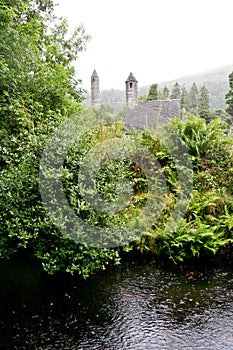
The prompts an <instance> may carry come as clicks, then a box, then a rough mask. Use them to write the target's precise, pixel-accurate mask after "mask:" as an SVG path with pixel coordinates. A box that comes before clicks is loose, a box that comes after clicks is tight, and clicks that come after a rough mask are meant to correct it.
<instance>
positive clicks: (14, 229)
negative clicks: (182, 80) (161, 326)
mask: <svg viewBox="0 0 233 350" xmlns="http://www.w3.org/2000/svg"><path fill="white" fill-rule="evenodd" d="M0 15H1V21H0V27H1V31H0V76H1V79H0V125H1V129H0V137H1V147H0V169H1V173H0V187H1V193H0V257H1V258H2V259H11V258H13V257H14V256H20V255H21V254H22V253H23V254H24V252H26V253H27V255H29V256H31V257H32V258H34V259H37V260H38V261H39V262H41V264H42V266H43V268H44V270H46V271H47V272H48V273H50V274H54V273H56V272H59V271H62V272H66V273H71V274H74V273H77V274H79V275H80V276H82V277H84V278H86V277H88V276H89V275H90V274H92V273H94V272H95V271H98V270H99V269H105V268H106V267H107V266H108V265H110V264H119V263H120V259H121V256H122V253H123V255H124V256H125V254H126V255H127V253H128V252H131V254H134V253H135V254H136V253H137V254H138V253H139V252H141V253H143V252H151V253H152V254H153V256H157V257H167V258H169V259H170V260H171V261H173V262H175V263H177V262H181V261H186V260H188V259H190V258H191V257H193V256H205V255H206V254H207V255H209V254H212V255H213V256H214V254H216V253H217V252H219V251H224V250H228V249H229V248H230V247H231V246H232V240H233V234H232V228H233V215H232V213H233V193H232V178H233V177H232V175H233V174H232V171H233V165H232V136H231V135H226V133H225V130H226V127H227V126H226V125H225V124H224V123H222V122H221V121H220V120H219V119H214V120H212V121H211V122H210V123H209V124H207V123H206V121H205V120H204V119H202V118H200V117H199V116H194V115H190V116H189V117H188V119H187V121H186V122H181V121H180V120H179V119H176V120H175V119H174V120H173V121H172V123H170V124H168V125H167V126H166V128H165V129H164V130H163V132H164V133H165V134H164V135H167V136H168V138H170V140H180V141H179V142H178V144H176V142H173V143H171V144H169V145H168V144H167V143H166V142H165V143H163V141H162V140H163V139H161V136H160V135H159V137H158V135H156V134H153V133H152V132H150V131H144V132H143V133H131V134H130V135H127V134H126V133H125V130H124V124H123V122H122V121H123V117H124V111H122V112H121V113H119V115H117V116H114V115H113V113H112V111H111V109H110V108H109V107H107V106H101V108H100V109H99V110H98V111H95V110H93V109H92V108H90V107H87V106H85V105H83V104H82V100H83V97H82V94H83V91H82V89H81V87H80V81H79V80H78V79H77V78H76V74H75V69H74V66H73V63H74V60H75V59H76V58H77V56H78V53H79V52H81V51H82V50H83V49H85V45H86V43H87V41H88V39H89V37H88V35H86V34H85V31H84V29H83V28H82V27H78V28H77V29H76V30H75V31H74V33H73V34H72V35H70V36H69V34H68V33H69V31H68V24H67V22H66V21H65V20H62V21H58V20H57V19H55V18H54V16H53V2H52V1H48V0H38V1H31V0H14V1H8V0H3V1H1V4H0ZM230 87H231V91H230V92H229V94H228V96H227V98H228V100H227V103H228V104H229V108H230V109H229V112H230V111H231V105H232V89H233V85H232V76H231V80H230ZM73 115H76V116H77V118H78V121H77V122H78V126H79V130H82V135H81V137H80V139H79V140H77V142H76V143H74V144H73V145H72V147H70V149H69V152H68V153H67V154H66V156H65V158H64V162H63V164H62V165H63V167H62V172H61V183H62V190H63V193H64V195H65V198H66V203H67V204H68V207H69V208H71V209H72V212H73V213H75V216H76V217H77V218H79V219H80V220H79V223H80V222H81V223H84V224H85V227H86V228H89V227H91V230H90V232H89V231H88V232H87V231H85V230H84V226H83V225H82V224H77V223H72V222H70V218H69V215H67V216H66V215H64V212H63V213H62V212H61V215H60V216H59V215H58V216H56V220H57V221H56V220H54V219H53V220H51V218H50V217H49V216H48V213H47V212H46V209H45V205H44V204H45V203H44V202H43V201H42V197H41V188H40V187H39V184H40V182H39V170H40V171H41V174H42V175H41V176H42V178H43V176H44V178H45V182H44V184H45V185H46V181H51V180H53V173H48V172H47V177H46V176H45V175H46V173H44V172H43V171H44V169H43V167H42V169H41V157H42V154H43V151H44V149H45V147H46V144H47V141H48V140H49V139H50V137H51V136H52V135H53V132H54V131H55V130H56V129H57V127H59V126H60V125H62V123H63V122H64V121H69V120H70V121H72V116H73ZM116 121H117V122H116ZM87 125H88V128H86V126H87ZM85 128H86V129H85ZM109 140H111V142H109ZM120 140H121V142H122V140H123V141H124V142H125V145H126V149H125V152H124V148H123V150H122V151H121V153H119V152H120V148H119V147H118V142H120ZM114 142H115V143H114ZM124 142H123V145H124ZM182 144H183V148H182ZM111 145H112V146H111ZM129 145H131V146H132V145H133V148H132V149H131V153H130V151H128V149H130V147H128V146H129ZM57 146H59V142H58V143H57V145H56V144H54V147H53V150H54V152H55V153H56V147H57ZM109 147H110V148H109ZM111 147H112V148H111ZM121 147H122V143H121ZM177 147H178V148H177ZM179 147H181V148H179ZM106 149H107V150H109V151H111V152H105V151H106ZM180 149H182V152H181V153H183V160H186V162H184V161H181V159H179V152H178V153H177V150H178V151H179V150H180ZM94 150H98V152H99V154H102V153H103V154H106V157H107V155H108V154H109V158H106V157H105V161H104V162H102V163H101V162H100V163H98V154H97V153H95V152H94ZM101 152H102V153H101ZM114 154H115V155H114ZM174 154H175V155H177V156H178V160H179V161H178V162H177V161H175V159H174ZM87 159H88V162H87ZM187 162H190V163H189V164H191V169H190V166H189V167H188V169H186V165H187V164H188V163H187ZM45 163H46V162H45ZM85 169H86V170H85ZM151 169H152V170H153V171H151ZM186 170H187V173H186V180H185V182H186V184H187V185H188V187H186V189H187V188H188V189H189V191H186V193H185V190H184V189H182V188H181V187H182V186H181V181H180V174H182V173H184V172H185V171H186ZM190 170H192V171H190ZM86 171H87V172H86ZM88 171H92V175H94V177H93V178H94V179H95V183H94V184H93V183H92V180H93V179H92V178H91V176H90V178H88V177H85V174H89V173H88ZM46 179H47V180H46ZM85 179H88V182H87V181H86V180H85ZM81 180H82V181H81ZM56 181H57V179H56ZM50 183H51V182H50ZM96 194H97V196H95V195H96ZM46 196H47V199H48V202H49V203H50V205H52V206H54V208H55V211H56V208H59V204H60V203H59V199H57V198H55V199H54V196H53V191H52V189H51V187H49V186H48V187H47V191H46ZM96 198H97V202H95V201H96ZM178 202H179V205H180V207H178V208H180V210H181V214H182V215H180V217H179V215H178V217H179V218H180V220H178V221H177V223H178V225H177V226H174V228H173V230H171V229H168V227H169V226H168V222H169V218H171V217H172V215H173V213H174V211H175V208H177V203H178ZM66 209H67V208H66V207H65V210H66ZM157 211H158V213H159V214H158V215H157V217H156V216H155V217H154V213H156V212H157ZM58 214H59V212H58ZM68 226H69V227H70V226H72V237H71V235H67V234H65V233H64V232H66V228H67V227H68ZM61 227H62V228H63V230H61V229H60V228H61ZM99 230H100V231H101V232H105V233H104V234H102V236H99V238H98V239H97V234H98V232H99ZM92 237H93V239H94V240H93V241H91V238H92ZM93 242H94V243H93Z"/></svg>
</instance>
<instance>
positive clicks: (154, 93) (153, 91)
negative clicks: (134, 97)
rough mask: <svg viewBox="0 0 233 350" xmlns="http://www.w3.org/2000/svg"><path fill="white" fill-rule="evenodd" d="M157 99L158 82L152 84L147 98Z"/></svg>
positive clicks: (149, 99)
mask: <svg viewBox="0 0 233 350" xmlns="http://www.w3.org/2000/svg"><path fill="white" fill-rule="evenodd" d="M157 99H158V84H152V85H151V86H150V89H149V92H148V97H147V100H148V101H151V100H157Z"/></svg>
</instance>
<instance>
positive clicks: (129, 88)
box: [125, 73, 138, 108]
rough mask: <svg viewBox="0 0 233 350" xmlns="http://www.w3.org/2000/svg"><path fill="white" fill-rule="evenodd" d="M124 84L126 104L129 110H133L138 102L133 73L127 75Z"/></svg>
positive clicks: (136, 84) (136, 83)
mask: <svg viewBox="0 0 233 350" xmlns="http://www.w3.org/2000/svg"><path fill="white" fill-rule="evenodd" d="M125 84H126V103H127V105H128V107H129V108H134V107H135V106H136V104H137V102H138V82H137V80H136V79H135V77H134V76H133V73H130V74H129V77H128V79H127V80H126V82H125Z"/></svg>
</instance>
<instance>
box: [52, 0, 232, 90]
mask: <svg viewBox="0 0 233 350" xmlns="http://www.w3.org/2000/svg"><path fill="white" fill-rule="evenodd" d="M55 3H58V6H57V7H56V13H57V14H58V15H59V16H61V15H62V16H63V17H67V18H68V20H69V23H70V26H71V28H72V27H75V26H78V25H79V24H80V23H83V25H84V28H85V29H86V32H87V33H88V34H90V35H91V37H92V39H91V41H90V42H89V43H88V46H87V50H86V51H85V52H83V53H81V54H80V58H79V60H78V61H77V64H76V67H77V76H78V77H79V78H81V79H82V81H83V87H84V88H86V89H88V90H90V76H91V74H92V72H93V70H94V69H96V71H97V73H98V75H99V77H100V85H101V89H109V88H119V89H124V87H125V80H126V79H127V77H128V75H129V73H130V72H131V71H132V72H133V74H134V76H135V77H136V78H137V80H138V83H139V86H144V85H150V84H153V83H159V82H162V81H167V80H171V79H176V78H180V77H182V76H185V75H189V74H192V73H199V72H202V71H205V70H209V69H212V68H217V67H221V66H224V65H227V64H231V63H232V64H233V19H232V13H233V1H232V0H140V1H138V0H55Z"/></svg>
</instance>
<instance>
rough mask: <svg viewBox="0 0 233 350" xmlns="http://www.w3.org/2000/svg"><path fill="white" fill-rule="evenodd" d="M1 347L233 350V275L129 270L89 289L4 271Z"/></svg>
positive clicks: (20, 269)
mask: <svg viewBox="0 0 233 350" xmlns="http://www.w3.org/2000/svg"><path fill="white" fill-rule="evenodd" d="M0 274H1V281H2V285H1V288H0V298H1V316H2V317H1V323H0V326H1V338H0V339H1V340H0V348H1V349H6V350H7V349H9V350H12V349H20V350H21V349H41V350H49V349H69V350H72V349H75V350H82V349H83V350H84V349H85V350H92V349H93V350H94V349H99V350H100V349H102V350H104V349H105V350H120V349H126V350H128V349H132V350H148V349H152V350H153V349H158V350H160V349H162V350H163V349H167V350H170V349H171V350H173V349H177V350H178V349H179V350H181V349H189V350H190V349H191V350H192V349H193V350H194V349H195V350H200V349H201V350H218V349H227V350H233V290H232V286H233V271H232V270H229V269H228V270H227V269H208V270H207V271H204V270H203V271H187V270H185V271H184V270H181V269H179V268H178V267H177V271H176V272H174V271H171V269H170V270H169V269H165V268H162V269H160V268H158V266H156V265H155V264H143V265H142V264H141V265H137V266H136V265H134V266H130V267H129V266H123V267H120V268H115V269H112V270H110V271H108V272H106V271H105V272H104V273H101V274H99V276H95V277H93V278H91V279H90V280H89V281H88V282H86V283H81V284H80V283H79V284H78V282H75V281H74V280H73V281H64V279H63V280H61V279H60V280H59V281H58V280H55V279H52V280H50V281H48V280H46V279H44V278H42V277H41V276H40V272H39V270H38V269H37V268H35V267H33V266H31V267H30V266H25V264H21V265H19V264H18V265H17V266H11V265H9V264H4V265H2V267H1V271H0Z"/></svg>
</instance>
